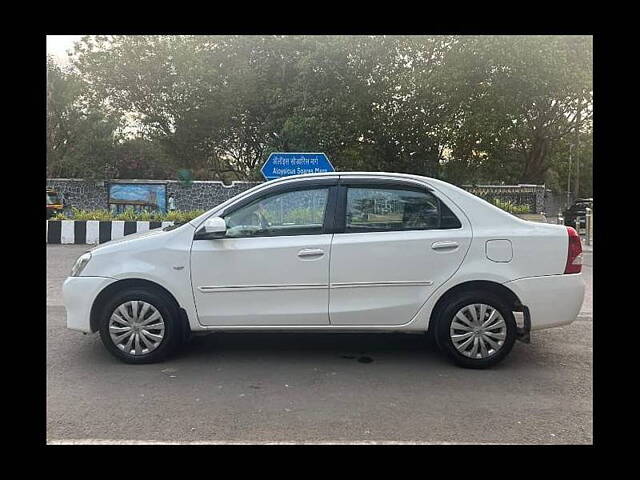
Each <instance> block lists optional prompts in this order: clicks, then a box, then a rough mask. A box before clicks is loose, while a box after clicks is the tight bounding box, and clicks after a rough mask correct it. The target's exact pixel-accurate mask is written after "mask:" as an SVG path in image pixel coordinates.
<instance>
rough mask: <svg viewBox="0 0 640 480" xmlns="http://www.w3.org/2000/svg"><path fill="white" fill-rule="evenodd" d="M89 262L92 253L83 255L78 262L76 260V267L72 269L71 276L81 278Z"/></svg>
mask: <svg viewBox="0 0 640 480" xmlns="http://www.w3.org/2000/svg"><path fill="white" fill-rule="evenodd" d="M89 260H91V252H87V253H85V254H84V255H82V256H81V257H80V258H78V260H76V263H75V265H74V266H73V268H72V269H71V276H72V277H77V276H79V275H80V274H81V273H82V270H84V267H86V266H87V263H89Z"/></svg>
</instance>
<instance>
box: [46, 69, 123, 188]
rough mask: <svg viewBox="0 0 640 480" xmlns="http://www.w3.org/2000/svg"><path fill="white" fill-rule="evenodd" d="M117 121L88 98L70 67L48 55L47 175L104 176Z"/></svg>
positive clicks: (111, 155)
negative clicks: (58, 62)
mask: <svg viewBox="0 0 640 480" xmlns="http://www.w3.org/2000/svg"><path fill="white" fill-rule="evenodd" d="M117 128H118V120H117V119H115V118H113V117H108V116H106V115H105V114H104V113H103V112H102V111H101V109H100V108H97V107H96V106H95V105H92V103H91V101H90V100H89V99H88V96H87V92H86V85H84V84H83V82H82V80H81V78H80V77H79V76H78V75H77V74H76V73H74V72H73V71H71V70H65V69H63V68H61V67H60V66H58V65H57V64H56V63H55V60H54V59H53V57H48V58H47V175H48V176H49V177H78V176H80V177H86V178H96V177H102V176H104V166H106V165H108V164H109V163H110V162H112V160H113V154H114V142H115V132H116V130H117Z"/></svg>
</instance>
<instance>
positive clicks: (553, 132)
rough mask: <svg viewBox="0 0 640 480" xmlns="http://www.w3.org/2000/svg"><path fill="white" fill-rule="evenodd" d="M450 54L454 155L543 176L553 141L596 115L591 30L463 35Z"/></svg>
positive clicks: (532, 178) (533, 179)
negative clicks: (565, 33)
mask: <svg viewBox="0 0 640 480" xmlns="http://www.w3.org/2000/svg"><path fill="white" fill-rule="evenodd" d="M450 60H451V62H450V63H449V65H448V67H449V69H450V71H451V72H452V76H451V77H452V83H451V87H450V88H449V91H450V92H451V95H452V97H454V98H453V99H452V100H450V103H452V104H457V105H458V108H459V111H458V114H457V118H458V119H457V125H458V130H457V135H456V139H455V141H454V145H453V159H454V163H455V162H468V161H469V160H470V159H471V160H472V161H473V162H474V163H476V164H479V165H480V166H481V168H480V171H481V172H482V175H483V176H484V178H487V176H488V175H500V176H502V177H503V178H504V177H506V178H508V179H509V180H511V181H514V180H517V181H520V182H523V183H544V181H545V178H546V175H547V173H548V172H549V169H550V168H551V163H550V160H551V156H550V152H551V151H552V149H553V148H555V146H557V144H558V142H560V141H562V140H563V139H565V138H567V137H568V136H570V135H571V134H572V133H573V132H574V131H575V129H576V128H583V127H584V128H588V127H587V126H588V124H589V123H590V122H591V118H592V101H593V86H592V39H591V37H577V36H576V37H572V36H527V37H520V36H500V37H464V38H461V39H460V40H459V42H458V43H457V45H456V48H455V55H451V56H450ZM456 96H457V97H458V98H459V101H456V99H455V97H456ZM490 165H492V166H493V167H494V168H492V167H491V166H490ZM471 172H473V170H472V171H471ZM476 173H479V172H476ZM494 178H495V177H494Z"/></svg>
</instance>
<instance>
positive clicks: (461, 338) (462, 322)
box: [434, 292, 517, 368]
mask: <svg viewBox="0 0 640 480" xmlns="http://www.w3.org/2000/svg"><path fill="white" fill-rule="evenodd" d="M436 321H437V323H436V329H435V332H434V334H435V338H436V343H437V344H438V347H439V348H440V350H441V351H442V352H443V353H444V354H445V355H447V356H448V357H449V358H450V359H451V360H452V361H453V362H454V363H456V364H457V365H460V366H462V367H467V368H487V367H491V366H493V365H495V364H497V363H498V362H500V361H501V360H502V359H503V358H504V357H506V356H507V355H508V354H509V352H510V351H511V349H512V348H513V344H514V342H515V340H516V332H517V328H516V321H515V318H514V316H513V312H512V311H511V309H510V308H509V307H508V306H507V304H506V303H505V302H504V301H503V300H502V299H501V298H500V297H498V296H497V295H495V294H493V293H491V292H477V293H474V292H467V293H464V294H462V295H460V296H459V297H457V298H455V299H454V300H453V301H451V302H450V303H449V305H447V306H446V307H445V308H444V309H443V310H442V311H441V313H440V315H439V316H438V318H437V320H436Z"/></svg>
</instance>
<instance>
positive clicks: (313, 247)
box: [191, 185, 332, 326]
mask: <svg viewBox="0 0 640 480" xmlns="http://www.w3.org/2000/svg"><path fill="white" fill-rule="evenodd" d="M330 188H331V187H330V186H327V185H324V186H316V187H314V188H310V187H308V188H305V189H297V190H292V191H284V192H283V191H278V192H277V193H272V194H269V193H266V194H265V195H264V196H261V197H260V198H258V199H256V200H255V201H252V202H251V203H249V204H248V205H244V206H242V207H239V208H238V209H236V210H231V211H229V213H225V214H224V217H223V218H224V219H225V221H226V223H227V233H226V237H224V238H220V239H207V240H204V239H202V240H194V242H193V246H192V250H191V281H192V287H193V294H194V298H195V302H196V308H197V311H198V317H199V320H200V323H202V324H203V325H221V326H222V325H225V326H242V325H254V326H255V325H272V326H278V325H328V324H329V315H328V303H329V292H328V283H329V250H330V246H331V237H332V234H331V233H325V232H326V231H327V229H326V228H325V224H326V219H325V213H327V204H328V198H329V190H330ZM327 216H328V213H327Z"/></svg>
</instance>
